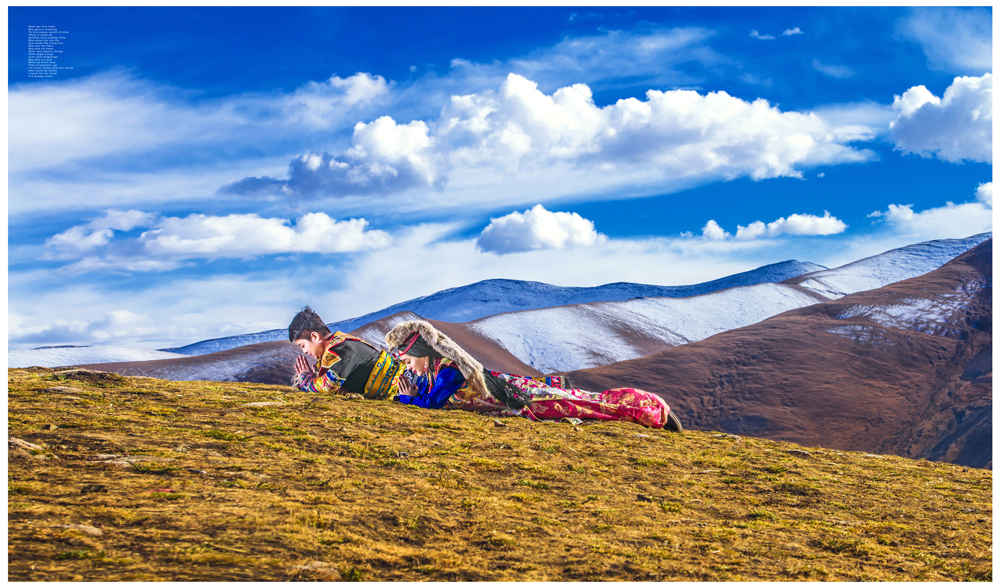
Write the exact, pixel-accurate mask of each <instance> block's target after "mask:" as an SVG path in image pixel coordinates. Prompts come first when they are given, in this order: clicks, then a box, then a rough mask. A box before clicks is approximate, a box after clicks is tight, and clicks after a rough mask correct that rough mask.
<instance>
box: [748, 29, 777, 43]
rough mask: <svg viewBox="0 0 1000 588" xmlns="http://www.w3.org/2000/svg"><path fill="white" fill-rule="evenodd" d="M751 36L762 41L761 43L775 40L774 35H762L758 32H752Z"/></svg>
mask: <svg viewBox="0 0 1000 588" xmlns="http://www.w3.org/2000/svg"><path fill="white" fill-rule="evenodd" d="M750 36H751V37H753V38H754V39H760V40H761V41H773V40H774V36H773V35H762V34H760V33H758V32H757V31H756V30H754V31H750Z"/></svg>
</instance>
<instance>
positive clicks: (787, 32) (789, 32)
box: [781, 27, 803, 37]
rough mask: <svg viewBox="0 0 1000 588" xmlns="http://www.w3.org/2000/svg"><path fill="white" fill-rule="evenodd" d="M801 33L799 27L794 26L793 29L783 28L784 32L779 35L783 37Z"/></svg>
mask: <svg viewBox="0 0 1000 588" xmlns="http://www.w3.org/2000/svg"><path fill="white" fill-rule="evenodd" d="M801 34H803V33H802V29H800V28H799V27H795V28H794V29H785V32H783V33H781V35H782V36H784V37H791V36H792V35H801Z"/></svg>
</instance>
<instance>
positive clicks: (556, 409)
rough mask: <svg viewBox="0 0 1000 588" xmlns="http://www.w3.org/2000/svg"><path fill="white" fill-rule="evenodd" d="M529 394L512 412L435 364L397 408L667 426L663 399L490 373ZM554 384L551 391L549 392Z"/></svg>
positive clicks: (448, 365) (447, 364)
mask: <svg viewBox="0 0 1000 588" xmlns="http://www.w3.org/2000/svg"><path fill="white" fill-rule="evenodd" d="M490 373H491V374H493V375H494V376H496V377H498V378H501V379H503V380H506V381H508V382H510V383H511V384H513V385H515V386H517V387H518V388H520V389H521V390H525V391H526V392H528V395H529V396H530V397H531V406H530V407H525V408H521V409H512V408H508V407H506V406H504V405H503V404H502V403H501V402H500V401H498V400H496V399H495V398H492V397H490V396H486V395H482V394H478V395H477V394H475V392H473V390H472V389H471V388H470V386H469V385H468V382H466V380H465V377H464V376H462V374H461V372H459V370H458V368H457V367H455V366H454V365H453V362H452V361H451V360H449V359H442V358H437V359H436V360H435V362H434V370H433V377H432V378H431V377H429V376H430V375H431V371H428V373H427V374H424V375H423V376H420V377H419V378H418V379H417V381H416V386H417V390H418V394H417V395H416V396H412V397H411V396H405V395H400V396H397V397H396V400H397V401H398V402H401V403H403V404H412V405H414V406H420V407H423V408H446V409H460V410H471V411H475V412H484V413H487V414H490V415H493V416H523V417H526V418H529V419H532V420H549V419H555V420H558V419H561V418H579V419H597V420H605V421H628V422H633V423H639V424H641V425H645V426H647V427H652V428H654V429H661V428H663V426H664V425H666V424H667V415H668V414H669V412H670V407H669V406H667V403H666V402H664V400H663V399H662V398H660V397H659V396H657V395H656V394H651V393H649V392H646V391H644V390H638V389H635V388H615V389H613V390H605V391H604V392H587V391H585V390H578V389H573V388H569V389H567V388H560V387H557V386H561V385H563V384H564V383H565V380H563V379H562V378H559V377H555V378H544V377H542V378H527V377H524V376H518V375H514V374H502V373H499V372H490ZM553 384H555V386H553Z"/></svg>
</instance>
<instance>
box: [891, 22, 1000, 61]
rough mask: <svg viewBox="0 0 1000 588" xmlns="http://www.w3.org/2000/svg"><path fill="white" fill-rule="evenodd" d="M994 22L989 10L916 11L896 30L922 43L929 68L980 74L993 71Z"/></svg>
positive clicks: (905, 36) (899, 24)
mask: <svg viewBox="0 0 1000 588" xmlns="http://www.w3.org/2000/svg"><path fill="white" fill-rule="evenodd" d="M992 21H993V15H992V11H991V10H990V8H989V7H976V8H957V7H947V8H914V9H913V10H912V12H911V13H910V15H909V16H907V17H905V18H903V19H901V20H900V21H899V22H898V23H897V26H896V30H897V32H898V33H899V34H900V35H902V36H903V37H904V38H908V39H910V40H912V41H915V42H917V43H919V44H920V46H921V48H922V49H923V51H924V55H926V56H927V66H928V67H929V68H931V69H933V70H935V71H943V72H949V73H964V74H975V75H980V74H983V73H986V72H992V70H993V23H992Z"/></svg>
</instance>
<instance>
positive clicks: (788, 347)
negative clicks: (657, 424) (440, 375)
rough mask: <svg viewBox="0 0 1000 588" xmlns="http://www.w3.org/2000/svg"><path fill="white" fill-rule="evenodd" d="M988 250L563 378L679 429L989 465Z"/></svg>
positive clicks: (985, 247) (986, 247)
mask: <svg viewBox="0 0 1000 588" xmlns="http://www.w3.org/2000/svg"><path fill="white" fill-rule="evenodd" d="M992 268H993V242H992V240H989V241H986V242H985V243H982V244H980V245H978V246H976V247H975V248H973V249H972V250H970V251H968V252H966V253H964V254H962V255H961V256H959V257H958V258H957V259H954V260H952V261H951V262H949V263H947V264H945V265H944V266H943V267H941V268H940V269H937V270H935V271H933V272H930V273H928V274H925V275H921V276H918V277H915V278H911V279H908V280H904V281H901V282H897V283H894V284H891V285H889V286H885V287H882V288H878V289H875V290H868V291H864V292H859V293H855V294H850V295H847V296H843V297H841V298H839V299H838V300H835V301H830V302H824V303H822V304H816V305H812V306H808V307H805V308H800V309H796V310H791V311H788V312H785V313H782V314H780V315H777V316H774V317H771V318H769V319H767V320H765V321H762V322H760V323H757V324H755V325H750V326H747V327H743V328H740V329H736V330H733V331H727V332H725V333H720V334H718V335H715V336H713V337H709V338H707V339H705V340H703V341H699V342H697V343H691V344H689V345H683V346H679V347H674V348H671V349H668V350H666V351H662V352H660V353H656V354H654V355H651V356H648V357H643V358H641V359H635V360H631V361H624V362H620V363H616V364H612V365H606V366H602V367H598V368H593V369H588V370H580V371H573V372H570V373H569V374H568V375H569V379H570V381H571V382H572V383H573V385H574V386H579V387H583V388H588V389H605V388H609V387H614V386H626V385H627V386H635V387H638V388H642V389H645V390H649V391H654V392H656V393H658V394H660V395H662V396H663V397H664V398H665V399H666V400H667V402H668V403H669V404H670V405H671V407H672V408H674V409H676V410H677V412H678V414H679V415H680V417H681V419H682V421H683V422H684V425H685V427H688V428H694V429H708V430H718V431H726V432H730V433H734V434H746V435H752V436H755V437H766V438H769V439H777V440H782V441H791V442H794V443H799V444H803V445H823V446H825V447H831V448H837V449H851V450H863V451H871V452H873V453H892V454H896V455H900V456H904V457H911V458H927V459H934V460H943V461H949V462H953V463H959V464H964V465H969V466H984V465H986V464H989V463H991V462H992V419H993V417H992V382H993V367H992V316H993V312H992V310H993V307H992V294H993V287H992V280H993V269H992Z"/></svg>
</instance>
